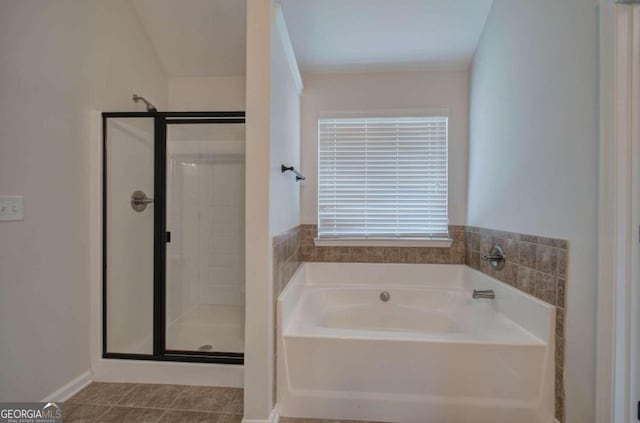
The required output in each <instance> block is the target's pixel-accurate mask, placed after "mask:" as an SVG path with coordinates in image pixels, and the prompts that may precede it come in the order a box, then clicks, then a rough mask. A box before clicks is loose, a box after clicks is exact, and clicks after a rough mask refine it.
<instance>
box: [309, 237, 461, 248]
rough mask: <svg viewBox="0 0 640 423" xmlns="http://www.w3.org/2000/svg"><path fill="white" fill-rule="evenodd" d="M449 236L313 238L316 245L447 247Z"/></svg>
mask: <svg viewBox="0 0 640 423" xmlns="http://www.w3.org/2000/svg"><path fill="white" fill-rule="evenodd" d="M452 242H453V240H452V239H451V238H323V239H321V238H314V239H313V243H314V244H315V246H316V247H435V248H449V247H451V243H452Z"/></svg>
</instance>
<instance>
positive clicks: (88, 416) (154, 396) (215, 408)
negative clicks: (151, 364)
mask: <svg viewBox="0 0 640 423" xmlns="http://www.w3.org/2000/svg"><path fill="white" fill-rule="evenodd" d="M242 400H243V392H242V389H237V388H215V387H201V386H181V385H147V384H133V383H100V382H95V383H92V384H91V385H89V386H87V387H86V388H85V389H83V390H82V391H80V392H78V393H77V394H76V395H75V396H73V397H72V398H70V399H69V400H68V401H66V402H65V404H64V407H63V412H64V422H65V423H93V422H96V423H97V422H100V423H240V422H241V421H242V407H243V401H242Z"/></svg>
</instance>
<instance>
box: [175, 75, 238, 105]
mask: <svg viewBox="0 0 640 423" xmlns="http://www.w3.org/2000/svg"><path fill="white" fill-rule="evenodd" d="M245 83H246V78H245V77H244V75H239V76H212V77H184V78H175V77H174V78H169V108H170V109H171V110H173V111H199V110H212V111H236V110H244V106H245V97H246V96H245V91H246V90H245Z"/></svg>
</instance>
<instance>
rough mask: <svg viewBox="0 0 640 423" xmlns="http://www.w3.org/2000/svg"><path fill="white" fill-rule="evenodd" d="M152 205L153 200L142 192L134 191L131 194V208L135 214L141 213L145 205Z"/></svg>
mask: <svg viewBox="0 0 640 423" xmlns="http://www.w3.org/2000/svg"><path fill="white" fill-rule="evenodd" d="M151 203H153V198H149V197H147V194H145V193H144V191H135V192H134V193H133V194H131V208H132V209H134V210H135V211H137V212H142V211H144V210H145V209H146V208H147V204H151Z"/></svg>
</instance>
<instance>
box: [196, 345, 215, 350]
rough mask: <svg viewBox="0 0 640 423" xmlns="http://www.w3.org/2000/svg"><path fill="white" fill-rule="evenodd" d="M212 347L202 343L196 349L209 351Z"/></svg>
mask: <svg viewBox="0 0 640 423" xmlns="http://www.w3.org/2000/svg"><path fill="white" fill-rule="evenodd" d="M212 349H213V345H209V344H204V345H200V346H199V347H198V351H211V350H212Z"/></svg>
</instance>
